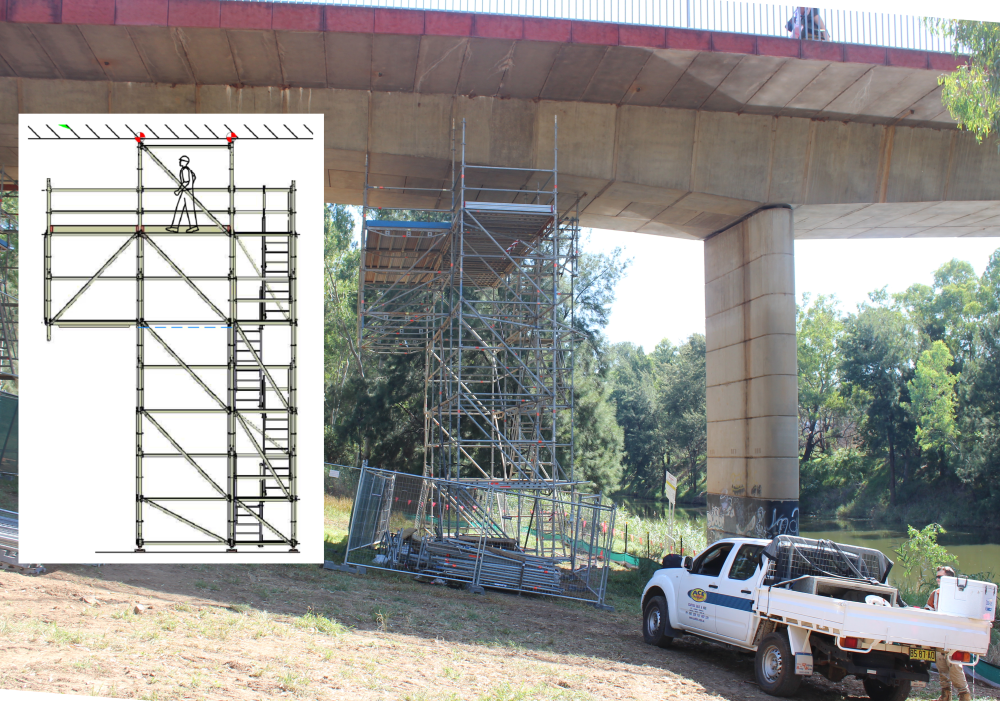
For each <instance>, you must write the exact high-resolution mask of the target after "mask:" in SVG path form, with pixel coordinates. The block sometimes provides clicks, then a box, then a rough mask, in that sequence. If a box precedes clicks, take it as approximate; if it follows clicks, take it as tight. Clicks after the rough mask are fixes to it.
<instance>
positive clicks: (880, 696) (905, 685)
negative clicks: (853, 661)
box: [861, 679, 910, 701]
mask: <svg viewBox="0 0 1000 701" xmlns="http://www.w3.org/2000/svg"><path fill="white" fill-rule="evenodd" d="M861 683H862V684H863V685H864V687H865V693H867V694H868V698H870V699H871V700H872V701H906V699H907V698H909V696H910V680H909V679H904V680H903V681H901V682H896V684H894V685H889V684H885V683H883V682H880V681H879V680H878V679H863V680H861Z"/></svg>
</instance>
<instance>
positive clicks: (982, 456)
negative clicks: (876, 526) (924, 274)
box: [955, 250, 1000, 523]
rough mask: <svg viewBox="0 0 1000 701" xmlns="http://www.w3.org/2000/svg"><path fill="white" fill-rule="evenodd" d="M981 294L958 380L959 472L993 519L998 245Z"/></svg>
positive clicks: (998, 492) (999, 448)
mask: <svg viewBox="0 0 1000 701" xmlns="http://www.w3.org/2000/svg"><path fill="white" fill-rule="evenodd" d="M978 298H979V303H980V315H979V317H978V320H977V321H978V323H977V324H976V330H975V344H974V346H973V352H972V354H971V357H970V359H969V361H968V362H967V364H966V366H965V369H964V371H963V373H962V377H961V378H960V381H959V388H960V392H959V396H960V400H961V404H960V408H961V411H960V412H959V417H958V423H959V432H960V442H961V445H962V455H963V459H962V461H961V462H960V463H959V464H958V465H956V467H955V473H956V475H957V477H958V478H959V479H960V480H961V481H962V482H963V483H965V484H967V485H968V486H970V487H971V488H972V491H973V493H974V494H976V495H979V497H980V499H981V501H982V503H983V505H984V506H985V509H986V511H987V512H988V513H989V514H990V515H991V516H992V518H991V519H990V520H992V521H993V522H994V523H995V522H996V519H995V516H994V514H995V513H996V509H997V507H1000V486H998V482H1000V250H998V251H996V252H994V254H993V256H992V257H991V258H990V262H989V264H988V265H987V266H986V271H985V272H984V273H983V275H982V277H981V278H980V285H979V294H978Z"/></svg>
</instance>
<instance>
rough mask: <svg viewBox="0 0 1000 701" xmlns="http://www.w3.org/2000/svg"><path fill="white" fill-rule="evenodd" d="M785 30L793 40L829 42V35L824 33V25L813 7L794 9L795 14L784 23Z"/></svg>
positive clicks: (826, 32) (817, 11)
mask: <svg viewBox="0 0 1000 701" xmlns="http://www.w3.org/2000/svg"><path fill="white" fill-rule="evenodd" d="M785 29H787V30H788V31H790V32H791V33H792V38H793V39H809V40H812V41H829V40H830V33H829V32H828V31H826V23H825V22H824V21H823V18H822V17H820V16H819V10H818V9H817V8H815V7H797V8H795V14H794V15H792V17H791V19H789V20H788V22H787V23H785Z"/></svg>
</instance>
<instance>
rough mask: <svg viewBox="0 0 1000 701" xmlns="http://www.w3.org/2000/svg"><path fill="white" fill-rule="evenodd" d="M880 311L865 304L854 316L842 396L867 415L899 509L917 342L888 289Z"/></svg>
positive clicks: (869, 434)
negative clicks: (891, 304) (900, 469)
mask: <svg viewBox="0 0 1000 701" xmlns="http://www.w3.org/2000/svg"><path fill="white" fill-rule="evenodd" d="M872 301H873V302H875V303H876V306H870V305H863V306H862V307H861V308H860V309H859V311H858V313H857V314H856V315H852V316H850V317H848V319H847V322H846V323H845V334H844V338H843V340H842V341H841V343H840V347H841V349H842V353H843V355H842V361H841V366H840V371H841V373H842V374H843V378H844V385H843V386H842V388H841V392H842V393H844V394H845V396H849V397H851V398H852V399H853V400H854V401H855V402H856V404H857V405H858V406H859V408H860V409H861V410H862V412H863V413H864V420H863V422H862V426H861V438H862V440H863V441H864V443H865V444H866V447H867V449H868V451H869V454H870V455H872V454H874V453H875V452H879V453H882V454H883V455H884V456H885V459H886V467H887V469H888V478H889V503H890V505H892V506H895V504H896V482H897V479H896V477H897V470H896V459H897V455H898V454H899V453H900V451H901V450H905V449H906V448H907V447H908V444H909V443H911V442H912V435H913V425H912V421H911V420H910V417H909V415H908V413H907V411H906V410H905V408H904V406H903V405H904V403H906V402H908V401H909V395H908V392H907V387H906V383H907V382H908V381H909V380H910V378H911V377H912V374H913V369H912V367H911V358H912V356H913V351H914V346H915V338H914V333H913V330H912V328H911V327H910V325H909V323H908V321H907V319H906V316H905V315H904V314H903V313H902V312H901V311H900V310H899V309H896V308H891V307H887V306H883V305H882V303H883V302H885V301H887V295H886V294H885V291H884V290H881V291H879V292H877V293H873V294H872Z"/></svg>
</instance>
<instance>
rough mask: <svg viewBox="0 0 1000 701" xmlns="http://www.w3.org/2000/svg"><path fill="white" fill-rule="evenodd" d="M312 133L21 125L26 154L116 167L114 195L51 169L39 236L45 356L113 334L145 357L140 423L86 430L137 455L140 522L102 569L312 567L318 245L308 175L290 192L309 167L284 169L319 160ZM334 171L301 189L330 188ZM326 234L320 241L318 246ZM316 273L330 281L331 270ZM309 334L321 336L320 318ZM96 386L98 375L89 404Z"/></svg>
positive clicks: (137, 372)
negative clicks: (307, 402) (118, 564)
mask: <svg viewBox="0 0 1000 701" xmlns="http://www.w3.org/2000/svg"><path fill="white" fill-rule="evenodd" d="M201 117H204V115H201ZM303 117H307V116H306V115H278V116H275V118H273V119H271V120H265V121H263V122H261V121H260V120H258V122H257V123H256V124H252V123H249V122H247V120H246V119H244V118H243V116H240V115H226V116H225V117H223V118H219V116H216V115H213V116H212V119H211V121H210V122H207V123H206V119H200V120H194V119H185V118H184V117H182V116H177V115H174V116H167V115H159V116H158V118H157V119H156V121H154V120H153V119H151V118H150V116H148V115H140V116H137V117H135V118H134V119H129V118H117V119H116V121H115V122H114V123H111V122H110V121H109V120H108V118H107V117H105V118H104V119H100V118H93V117H92V116H88V118H87V119H80V118H77V117H72V118H71V117H69V116H66V117H64V118H63V119H61V120H58V119H57V120H54V121H45V120H40V119H32V120H31V122H30V123H28V124H27V125H25V126H26V127H27V129H28V130H29V132H30V133H29V134H28V136H27V141H28V142H29V145H30V142H32V141H34V140H37V141H39V142H48V143H47V146H48V147H49V148H50V149H51V148H53V147H54V148H56V149H58V150H60V153H61V154H62V155H63V157H64V158H68V159H74V160H75V162H77V163H79V161H76V159H79V158H85V159H86V158H97V157H99V158H102V159H106V163H105V164H104V165H103V166H102V168H103V169H106V168H107V167H108V163H110V164H111V166H112V168H113V170H114V171H115V175H114V177H113V178H112V180H113V182H106V181H105V178H97V177H93V178H89V177H86V171H85V169H84V170H83V171H81V169H80V168H79V167H77V168H76V172H75V173H73V174H69V173H64V172H61V171H62V170H63V169H61V168H59V167H58V165H57V164H55V163H53V164H52V167H51V169H50V170H51V174H49V173H47V174H46V176H45V181H44V198H45V200H44V217H45V220H44V227H43V230H42V231H41V232H39V235H40V238H41V239H42V241H43V266H42V267H43V268H44V277H43V278H42V285H43V289H42V305H41V306H40V307H39V309H38V311H39V312H41V313H40V315H39V316H40V317H41V319H42V320H43V321H44V325H45V334H46V338H47V340H48V341H49V342H50V343H51V344H52V345H62V344H65V345H66V346H67V347H68V348H72V347H74V346H76V345H77V344H78V343H80V342H81V340H82V339H77V338H75V337H74V336H75V335H76V334H80V333H84V332H88V331H89V333H90V334H91V335H90V336H89V337H88V339H91V338H94V336H93V334H94V333H97V331H95V330H100V332H103V333H105V334H107V342H108V343H109V344H111V343H120V342H121V330H122V329H127V330H128V331H129V332H130V333H131V336H132V338H131V340H130V342H129V343H130V345H131V346H134V355H135V363H134V367H127V368H125V367H123V368H119V370H120V371H121V372H127V373H128V374H129V375H130V377H132V378H134V411H135V415H134V421H131V422H128V425H126V426H109V425H103V424H102V423H101V421H102V419H101V417H100V416H98V415H95V416H83V417H79V419H78V420H80V421H84V422H86V421H91V422H93V427H94V430H95V431H101V432H107V433H109V434H114V435H116V436H120V437H123V436H124V435H126V434H128V435H129V436H130V441H132V442H134V451H133V452H134V458H133V459H132V460H130V465H129V467H130V468H131V469H130V473H131V474H130V478H131V479H130V482H131V484H132V485H134V490H133V491H134V495H133V500H132V503H130V504H129V507H130V509H131V511H132V512H134V515H133V517H132V518H131V519H130V521H131V522H130V523H127V524H125V523H121V524H120V525H119V526H116V527H115V531H116V532H114V533H104V534H101V536H102V537H98V538H95V539H94V541H93V545H94V547H93V548H92V550H91V553H92V555H91V559H94V558H98V559H101V558H102V557H105V556H106V555H107V554H114V553H122V552H123V551H126V550H131V552H133V553H153V552H157V553H161V554H162V553H168V554H170V553H174V554H194V553H213V552H214V553H227V554H229V555H228V557H230V558H232V557H233V555H232V553H254V554H260V553H284V554H290V555H292V556H294V555H301V554H302V550H301V549H300V544H301V543H302V540H303V534H302V529H301V524H300V516H299V513H300V507H301V505H302V504H301V502H302V497H303V490H302V482H301V480H300V472H301V469H302V462H301V458H302V453H301V451H300V435H301V434H300V432H301V426H300V422H299V419H300V414H301V405H300V399H301V398H300V390H299V382H300V381H301V380H300V362H301V359H300V353H299V349H300V347H301V346H300V343H301V341H302V338H301V337H300V329H301V328H302V326H303V324H302V319H303V314H302V307H301V305H300V302H299V300H300V298H301V294H302V291H303V290H302V289H301V288H300V270H301V267H302V257H301V255H300V248H299V247H300V241H302V239H303V235H304V233H305V232H304V231H303V230H302V229H301V228H300V225H299V211H300V207H301V204H300V198H299V185H298V182H299V181H300V180H301V177H300V178H296V177H288V176H289V175H292V176H294V175H296V174H297V173H296V170H297V169H296V168H294V167H288V166H289V164H288V162H287V161H288V159H292V160H293V162H294V158H295V157H296V155H298V156H300V157H301V158H302V159H303V163H307V162H308V160H309V158H315V156H314V155H312V154H315V153H318V154H320V155H319V158H320V159H321V158H322V153H323V151H322V133H323V132H322V121H321V119H317V118H316V117H315V116H312V115H308V119H303ZM22 124H24V123H23V122H22ZM22 139H23V136H22ZM53 141H55V144H53V143H52V142H53ZM22 143H23V142H22ZM275 146H278V147H279V148H278V149H275V148H274V147H275ZM29 147H30V146H29ZM22 153H23V151H22ZM282 154H284V155H282ZM22 158H24V156H23V155H22ZM276 160H281V161H283V162H284V167H281V168H279V167H276V166H277V162H276ZM321 168H322V164H321V162H320V168H319V169H317V170H318V172H317V171H316V170H310V169H309V168H308V167H303V168H301V169H298V170H301V173H298V174H299V175H300V176H306V177H312V178H315V177H316V176H317V175H318V176H319V178H321V177H322V171H321ZM42 170H44V169H42ZM321 187H322V185H321V182H320V183H318V187H315V186H314V187H313V188H312V189H313V191H314V192H315V191H318V192H320V193H321V192H322V190H321ZM315 200H316V198H315V197H313V201H312V202H310V206H311V207H312V208H315V209H316V214H319V212H320V211H321V210H320V206H321V204H322V202H321V201H319V202H317V201H315ZM23 211H24V208H23V207H22V212H23ZM24 230H25V238H27V237H28V236H31V235H32V231H31V230H30V229H27V228H24ZM322 231H323V229H322V226H321V225H320V226H319V227H318V228H313V229H312V230H311V231H310V232H309V234H310V235H311V236H312V237H313V238H315V239H318V240H319V241H321V240H322V236H323V234H322ZM319 245H320V246H321V245H322V244H321V243H320V244H319ZM312 253H313V255H314V254H315V246H314V247H313V250H312ZM308 260H310V262H311V264H312V265H314V266H315V267H316V268H317V277H318V274H319V272H320V271H321V267H320V261H321V257H320V258H319V259H316V258H315V257H313V258H311V259H308ZM28 269H29V270H30V269H31V268H28ZM22 277H26V276H22ZM315 294H316V295H317V301H318V300H319V299H321V297H320V295H321V294H322V293H321V288H320V289H319V290H317V291H316V292H315ZM313 322H314V325H317V326H319V327H320V328H321V325H322V320H321V315H320V314H317V315H316V317H315V318H314V319H313ZM91 379H92V378H89V377H87V376H86V374H84V376H83V377H81V384H80V388H81V389H82V388H84V387H86V386H87V385H88V383H89V381H90V380H91ZM320 382H321V378H320ZM320 430H321V429H319V428H318V426H317V433H319V432H320ZM319 438H321V435H317V439H319ZM319 463H321V461H320V460H318V461H317V464H319ZM109 467H110V466H109ZM115 472H116V474H119V475H121V474H123V472H122V471H121V470H120V469H118V470H115ZM320 491H321V488H320ZM125 528H127V530H128V532H127V534H126V533H124V529H125ZM119 529H122V532H117V531H119ZM125 535H127V538H125V537H124V536H125ZM311 536H312V537H313V538H314V539H316V540H320V539H321V531H317V532H314V533H312V534H311ZM129 541H131V542H129ZM123 544H127V545H129V546H131V547H130V548H127V549H126V548H123V547H122V545H123ZM318 559H321V558H314V560H313V561H318ZM224 561H233V560H224ZM251 561H256V560H251Z"/></svg>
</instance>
